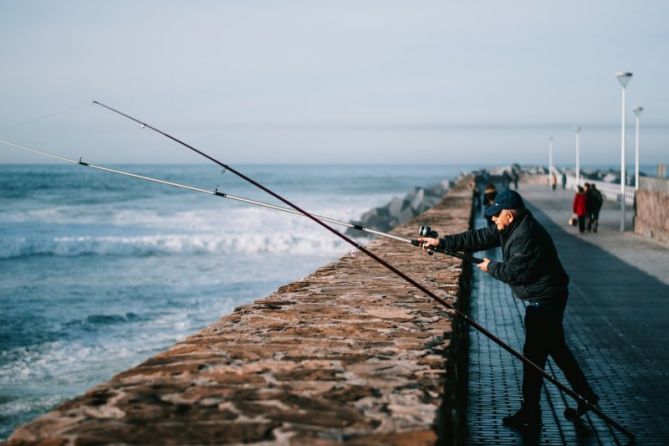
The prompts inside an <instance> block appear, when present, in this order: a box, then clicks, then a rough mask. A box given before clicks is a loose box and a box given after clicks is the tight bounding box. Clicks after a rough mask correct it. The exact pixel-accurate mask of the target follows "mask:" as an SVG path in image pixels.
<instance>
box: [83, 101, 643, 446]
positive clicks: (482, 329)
mask: <svg viewBox="0 0 669 446" xmlns="http://www.w3.org/2000/svg"><path fill="white" fill-rule="evenodd" d="M93 104H95V105H98V106H100V107H102V108H104V109H106V110H108V111H111V112H113V113H116V114H118V115H120V116H123V117H125V118H127V119H129V120H131V121H133V122H135V123H137V124H139V125H140V126H141V128H143V129H144V128H148V129H150V130H152V131H154V132H156V133H158V134H160V135H163V136H164V137H166V138H168V139H170V140H172V141H174V142H176V143H177V144H179V145H181V146H183V147H185V148H187V149H189V150H192V151H193V152H195V153H197V154H199V155H200V156H202V157H204V158H206V159H208V160H209V161H211V162H213V163H215V164H217V165H219V166H220V167H222V168H223V169H225V170H227V171H229V172H232V173H233V174H234V175H236V176H238V177H239V178H241V179H242V180H244V181H246V182H248V183H250V184H252V185H253V186H255V187H257V188H259V189H261V190H262V191H264V192H266V193H268V194H269V195H271V196H272V197H274V198H276V199H277V200H279V201H281V202H283V203H284V204H286V205H288V206H290V207H291V208H292V209H294V210H296V211H298V212H299V213H301V214H302V215H304V216H305V217H307V218H309V219H311V220H313V221H314V222H315V223H316V224H318V225H320V226H322V227H323V228H325V229H326V230H328V231H330V232H331V233H333V234H334V235H336V236H337V237H339V238H341V239H342V240H344V241H346V242H347V243H348V244H350V245H352V246H354V247H355V248H357V249H358V250H359V251H361V252H362V253H364V254H365V255H367V256H368V257H371V258H372V259H374V260H375V261H376V262H378V263H379V264H381V265H383V266H384V267H386V268H387V269H388V270H390V271H392V272H393V273H395V274H396V275H397V276H398V277H401V278H402V279H404V280H405V281H406V282H408V283H410V284H411V285H413V286H414V287H416V288H417V289H419V290H420V291H422V292H423V293H424V294H425V295H427V296H428V297H430V298H431V299H433V300H434V301H435V302H438V303H439V304H440V305H442V306H443V307H445V308H448V309H449V310H452V311H453V312H454V313H455V314H456V315H457V316H459V317H461V318H462V319H463V320H464V321H465V322H466V323H468V324H469V325H470V326H472V327H474V328H475V329H476V330H478V331H479V332H480V333H481V334H483V335H484V336H486V337H487V338H489V339H490V340H492V341H493V342H495V343H496V344H497V345H499V346H500V347H502V348H503V349H504V350H506V351H507V352H509V353H511V354H512V355H513V356H514V357H516V358H517V359H519V360H520V361H522V362H523V363H524V364H526V365H527V366H529V367H531V368H532V369H534V370H535V371H536V372H538V373H540V374H541V375H542V376H543V377H544V378H546V379H547V380H548V381H550V382H551V383H553V384H554V385H555V386H556V387H558V388H559V389H560V390H562V391H563V392H565V393H566V394H567V395H569V396H570V397H572V398H574V399H575V400H576V401H577V402H579V403H583V404H584V405H585V406H586V407H588V409H589V410H590V411H592V412H593V413H595V414H597V415H598V416H599V417H600V418H601V419H602V420H604V422H606V423H607V424H608V425H609V426H613V427H615V428H616V429H618V430H619V431H620V432H622V433H623V434H625V435H626V436H627V437H628V438H629V439H630V444H633V443H634V441H635V438H636V437H635V435H634V434H633V433H632V432H631V431H629V430H627V429H626V428H625V427H623V426H622V425H620V424H619V423H617V422H616V421H614V420H613V419H611V418H609V417H608V416H607V415H606V414H605V413H604V412H602V411H601V410H600V409H599V408H598V407H597V406H595V405H594V404H593V403H591V402H590V401H588V400H587V399H586V398H584V397H583V396H581V395H579V394H578V393H576V392H574V391H573V390H571V389H570V388H568V387H567V386H565V385H564V384H562V383H561V382H560V381H558V380H557V379H556V378H554V377H553V376H552V375H550V374H548V373H547V372H546V371H545V370H544V369H542V368H541V367H539V366H538V365H536V364H535V363H534V362H532V361H531V360H529V359H528V358H527V357H525V356H524V355H523V354H521V353H519V352H518V351H516V350H514V349H513V348H512V347H511V346H510V345H508V344H507V343H505V342H504V341H503V340H502V339H500V338H498V337H497V336H495V335H494V334H493V333H492V332H490V331H488V330H487V329H486V328H485V327H483V326H482V325H480V324H479V323H478V322H476V321H475V320H473V319H472V318H470V317H469V316H468V315H467V314H465V313H464V312H462V311H461V310H460V309H458V308H457V307H455V306H454V305H452V304H449V303H448V302H446V301H445V300H444V299H442V298H441V297H439V296H437V295H436V294H435V293H433V292H432V291H430V290H429V289H427V288H426V287H425V286H423V285H421V284H420V283H419V282H417V281H416V280H414V279H412V278H411V277H409V276H408V275H407V274H405V273H404V272H402V271H400V270H399V269H397V268H396V267H394V266H393V265H391V264H390V263H388V262H387V261H385V260H383V259H382V258H381V257H379V256H377V255H376V254H374V253H373V252H371V251H369V250H368V249H367V248H365V247H364V246H362V245H360V244H359V243H357V242H356V241H355V240H353V239H351V238H350V237H348V236H346V235H345V234H342V233H341V232H339V231H337V230H336V229H334V228H333V227H331V226H329V225H328V224H327V223H325V222H323V221H321V220H319V219H318V218H316V217H315V216H314V215H312V214H310V213H309V212H307V211H305V210H304V209H302V208H301V207H299V206H297V205H296V204H293V203H292V202H291V201H289V200H288V199H286V198H284V197H283V196H281V195H279V194H278V193H276V192H274V191H273V190H271V189H269V188H268V187H266V186H264V185H262V184H260V183H259V182H257V181H256V180H254V179H252V178H250V177H248V176H247V175H245V174H243V173H242V172H240V171H238V170H237V169H234V168H232V167H230V166H229V165H227V164H225V163H223V162H221V161H219V160H217V159H216V158H214V157H212V156H211V155H208V154H207V153H205V152H202V151H201V150H199V149H197V148H195V147H193V146H192V145H190V144H187V143H186V142H184V141H182V140H180V139H178V138H176V137H174V136H172V135H170V134H169V133H166V132H164V131H162V130H160V129H158V128H156V127H153V126H152V125H150V124H147V123H146V122H143V121H140V120H139V119H137V118H134V117H132V116H130V115H128V114H126V113H123V112H122V111H119V110H117V109H115V108H112V107H110V106H108V105H105V104H103V103H101V102H99V101H93ZM570 413H571V412H570Z"/></svg>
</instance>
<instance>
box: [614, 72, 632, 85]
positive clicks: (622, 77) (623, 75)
mask: <svg viewBox="0 0 669 446" xmlns="http://www.w3.org/2000/svg"><path fill="white" fill-rule="evenodd" d="M616 77H617V78H618V82H620V85H622V86H623V88H625V87H627V84H629V82H630V80H632V73H630V72H629V71H618V72H617V73H616Z"/></svg>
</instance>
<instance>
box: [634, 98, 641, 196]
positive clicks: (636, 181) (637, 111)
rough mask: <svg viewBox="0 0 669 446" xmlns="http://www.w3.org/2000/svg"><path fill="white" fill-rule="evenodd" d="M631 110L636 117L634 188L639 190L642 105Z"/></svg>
mask: <svg viewBox="0 0 669 446" xmlns="http://www.w3.org/2000/svg"><path fill="white" fill-rule="evenodd" d="M632 111H633V112H634V116H635V117H636V137H635V138H634V142H635V143H634V153H635V155H634V190H639V117H640V116H641V113H642V112H643V107H634V108H633V109H632Z"/></svg>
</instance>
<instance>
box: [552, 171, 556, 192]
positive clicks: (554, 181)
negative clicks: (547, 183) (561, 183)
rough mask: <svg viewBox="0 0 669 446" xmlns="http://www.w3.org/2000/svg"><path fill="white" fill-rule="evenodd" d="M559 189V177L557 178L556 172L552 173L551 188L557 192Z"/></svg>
mask: <svg viewBox="0 0 669 446" xmlns="http://www.w3.org/2000/svg"><path fill="white" fill-rule="evenodd" d="M556 187H557V177H556V176H555V172H552V173H551V188H552V189H553V190H555V188H556Z"/></svg>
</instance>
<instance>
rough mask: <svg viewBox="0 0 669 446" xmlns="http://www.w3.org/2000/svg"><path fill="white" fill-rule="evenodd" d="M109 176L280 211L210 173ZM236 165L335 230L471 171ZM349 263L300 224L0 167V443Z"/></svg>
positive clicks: (186, 168) (46, 171) (331, 242)
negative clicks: (320, 272) (276, 294)
mask: <svg viewBox="0 0 669 446" xmlns="http://www.w3.org/2000/svg"><path fill="white" fill-rule="evenodd" d="M114 167H116V168H119V169H123V170H128V171H131V172H134V173H137V174H141V175H147V176H154V177H158V178H162V179H166V180H169V181H175V182H181V183H186V184H190V185H194V186H197V187H202V188H204V189H208V190H213V189H214V188H215V187H217V186H218V187H219V189H220V190H221V191H223V192H228V193H232V194H235V195H240V196H244V197H248V198H251V199H255V200H259V201H265V202H269V203H274V204H281V203H278V202H276V201H274V200H272V199H271V197H268V196H267V195H265V194H263V193H261V192H258V191H257V190H253V189H252V188H251V187H250V186H248V185H246V184H244V183H242V182H241V181H240V180H238V179H236V178H235V177H233V176H232V175H230V174H229V173H227V174H226V173H221V171H220V170H219V169H217V168H216V167H215V166H204V165H178V166H176V165H124V166H114ZM237 167H238V168H239V170H241V171H242V172H244V173H246V174H248V175H249V176H251V177H253V178H255V179H257V180H258V181H260V182H261V183H263V184H265V185H267V186H269V187H270V188H272V189H275V190H276V191H277V192H279V193H281V194H283V195H285V196H286V197H287V198H289V199H291V200H292V201H294V202H295V203H296V204H298V205H300V206H302V207H303V208H305V209H308V210H309V211H311V212H314V213H316V214H319V215H324V216H328V217H332V218H336V219H339V220H345V221H348V220H351V219H356V218H358V217H359V216H360V215H361V214H362V213H364V212H365V211H367V210H368V209H370V208H372V207H375V206H380V205H383V204H385V203H387V202H388V201H389V200H390V199H391V198H392V197H393V196H403V195H404V194H405V193H406V192H407V191H408V190H409V189H410V188H411V187H414V186H429V185H433V184H436V183H439V182H442V181H443V180H445V179H449V178H450V179H453V178H455V177H456V176H457V175H458V174H459V173H460V172H461V171H467V170H470V167H469V166H382V165H375V166H297V165H296V166H285V165H284V166H268V165H265V166H263V165H252V166H237ZM361 240H362V239H361ZM350 251H351V247H350V246H349V245H347V244H345V243H344V242H343V241H341V240H340V239H338V238H336V237H335V236H333V235H332V234H330V233H328V232H327V231H325V230H323V229H322V228H320V227H319V226H317V225H315V224H314V223H313V222H311V221H309V220H308V219H305V218H304V217H300V216H294V215H288V214H285V213H279V212H273V211H270V210H267V209H262V208H258V207H252V206H249V205H247V204H243V203H236V202H232V201H229V200H225V199H221V198H219V197H215V196H213V195H211V196H210V195H204V194H196V193H192V192H187V191H182V190H178V189H174V188H170V187H168V186H164V185H157V184H152V183H147V182H141V181H138V180H133V179H129V178H124V177H118V176H114V175H111V174H105V173H101V172H96V171H92V170H88V169H85V168H82V167H80V166H66V165H0V439H4V438H6V437H7V436H8V435H9V434H10V433H11V431H12V430H13V429H14V428H16V426H18V425H19V424H21V423H24V422H26V421H29V420H30V419H32V418H34V417H36V416H38V415H40V414H42V413H44V412H46V411H48V410H49V409H50V408H52V407H54V406H55V405H57V404H59V403H61V402H62V401H64V400H66V399H68V398H71V397H74V396H76V395H78V394H81V393H83V392H84V391H85V390H86V389H88V388H90V387H92V386H94V385H95V384H97V383H100V382H102V381H105V380H107V379H109V378H110V377H111V376H113V375H114V374H115V373H118V372H120V371H122V370H125V369H127V368H129V367H132V366H133V365H136V364H138V363H140V362H142V361H143V360H145V359H147V358H148V357H150V356H151V355H153V354H155V353H157V352H159V351H161V350H164V349H165V348H167V347H169V346H170V345H172V344H174V343H175V342H177V341H179V340H180V339H183V338H184V337H186V336H188V335H190V334H192V333H194V332H195V331H197V330H198V329H201V328H203V327H205V326H206V325H207V324H209V323H211V322H212V321H214V320H216V319H217V318H219V317H221V316H223V315H225V314H227V313H229V312H230V311H232V310H233V309H234V308H235V307H236V306H238V305H241V304H244V303H248V302H250V301H252V300H254V299H257V298H259V297H262V296H264V295H266V294H268V293H270V292H271V291H273V290H274V289H276V288H277V287H278V286H280V285H282V284H285V283H288V282H291V281H294V280H296V279H298V278H300V277H303V276H304V275H306V274H308V273H309V272H311V271H313V270H314V269H316V268H317V267H319V266H321V265H323V264H326V263H328V262H330V261H333V260H335V259H337V258H338V257H340V256H341V255H344V254H347V253H348V252H350Z"/></svg>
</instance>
